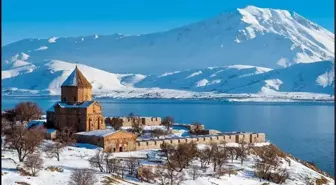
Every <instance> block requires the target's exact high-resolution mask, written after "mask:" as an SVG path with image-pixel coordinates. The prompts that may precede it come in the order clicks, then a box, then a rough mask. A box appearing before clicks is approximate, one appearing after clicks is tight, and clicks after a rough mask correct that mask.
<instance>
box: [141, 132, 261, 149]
mask: <svg viewBox="0 0 336 185" xmlns="http://www.w3.org/2000/svg"><path fill="white" fill-rule="evenodd" d="M242 140H243V141H245V142H246V143H259V142H265V134H264V133H228V134H220V135H208V136H203V135H202V136H194V137H186V138H178V139H177V138H167V139H153V140H138V141H137V142H136V150H148V149H160V148H161V144H163V143H168V144H172V145H178V144H179V143H190V142H192V141H193V142H195V143H197V144H210V143H218V144H220V143H221V142H224V141H225V142H226V143H238V142H240V141H242Z"/></svg>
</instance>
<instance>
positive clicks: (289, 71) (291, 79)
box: [2, 61, 335, 95]
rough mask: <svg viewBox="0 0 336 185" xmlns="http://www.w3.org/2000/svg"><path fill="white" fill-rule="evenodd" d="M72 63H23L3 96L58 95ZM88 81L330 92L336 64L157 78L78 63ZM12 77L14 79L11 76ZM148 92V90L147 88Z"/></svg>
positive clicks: (133, 86) (5, 83)
mask: <svg viewBox="0 0 336 185" xmlns="http://www.w3.org/2000/svg"><path fill="white" fill-rule="evenodd" d="M75 65H76V64H74V63H67V62H63V61H50V62H47V63H46V64H44V65H42V66H39V67H36V66H34V65H26V66H23V67H18V68H20V69H21V68H25V70H26V71H25V73H20V72H18V71H20V70H18V71H15V70H14V69H12V70H8V71H3V74H2V75H3V76H2V89H3V92H4V90H5V92H7V93H15V92H22V90H24V91H27V92H30V93H35V94H54V95H58V94H60V87H61V85H62V83H63V82H64V80H65V79H66V78H67V77H68V75H69V74H70V73H71V72H72V71H73V69H74V68H75ZM78 67H79V69H80V70H81V71H82V72H83V74H84V76H86V77H87V79H88V80H89V82H90V83H92V86H93V91H94V93H95V94H103V93H109V92H111V91H116V90H122V91H125V90H134V91H136V90H137V89H139V88H142V89H143V88H147V89H150V88H160V89H175V90H183V91H194V92H214V93H228V94H239V93H252V94H257V93H264V94H272V93H275V92H311V93H324V94H334V87H335V84H334V83H335V82H334V76H335V74H334V63H333V62H330V61H323V62H314V63H306V64H304V63H302V64H295V65H292V66H290V67H287V68H282V69H274V70H272V69H269V68H263V67H255V66H246V65H233V66H225V67H208V68H203V69H193V70H184V71H175V72H171V73H164V74H161V75H149V76H146V75H141V74H114V73H109V72H106V71H103V70H99V69H96V68H92V67H89V66H86V65H83V64H78ZM30 71H31V72H30ZM12 76H13V77H12ZM149 91H150V90H149Z"/></svg>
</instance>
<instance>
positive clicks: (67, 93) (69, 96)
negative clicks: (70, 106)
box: [61, 86, 78, 103]
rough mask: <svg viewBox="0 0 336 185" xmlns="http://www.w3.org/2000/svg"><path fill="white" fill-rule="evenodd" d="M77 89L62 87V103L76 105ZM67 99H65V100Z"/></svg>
mask: <svg viewBox="0 0 336 185" xmlns="http://www.w3.org/2000/svg"><path fill="white" fill-rule="evenodd" d="M77 90H78V88H77V87H68V86H65V87H62V88H61V101H62V102H69V103H74V102H77V101H78V94H77ZM64 98H65V99H64Z"/></svg>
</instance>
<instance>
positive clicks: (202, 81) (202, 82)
mask: <svg viewBox="0 0 336 185" xmlns="http://www.w3.org/2000/svg"><path fill="white" fill-rule="evenodd" d="M208 82H209V81H208V80H207V79H202V80H200V81H198V82H197V84H196V87H204V86H205V85H206V84H207V83H208Z"/></svg>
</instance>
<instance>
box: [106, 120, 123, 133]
mask: <svg viewBox="0 0 336 185" xmlns="http://www.w3.org/2000/svg"><path fill="white" fill-rule="evenodd" d="M105 122H106V123H107V124H109V125H111V126H112V127H113V128H114V130H119V129H120V128H121V127H122V126H123V120H122V119H120V118H116V117H113V118H106V119H105Z"/></svg>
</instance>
